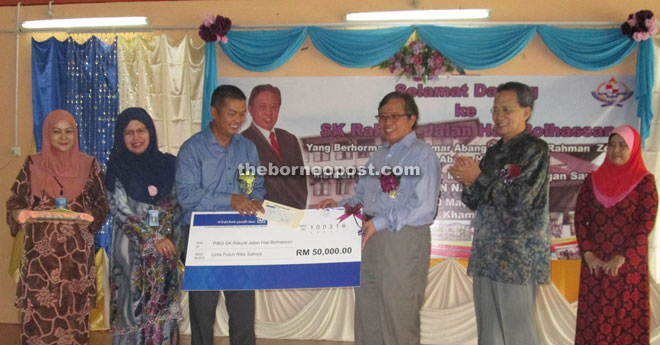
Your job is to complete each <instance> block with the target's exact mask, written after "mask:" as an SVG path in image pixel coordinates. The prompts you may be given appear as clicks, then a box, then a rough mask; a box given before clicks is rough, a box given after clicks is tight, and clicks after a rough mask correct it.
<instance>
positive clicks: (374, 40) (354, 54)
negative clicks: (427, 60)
mask: <svg viewBox="0 0 660 345" xmlns="http://www.w3.org/2000/svg"><path fill="white" fill-rule="evenodd" d="M413 31H414V27H412V26H410V27H399V28H388V29H376V30H329V29H323V28H318V27H310V28H309V36H310V38H311V39H312V43H314V47H316V49H318V50H319V51H320V52H321V53H322V54H323V55H325V56H326V57H327V58H328V59H330V60H332V61H334V62H336V63H338V64H340V65H342V66H345V67H352V68H364V67H370V66H373V65H376V64H378V63H380V62H382V61H385V60H387V59H388V58H389V57H390V56H392V55H394V53H396V52H397V51H398V50H399V49H401V47H402V46H403V45H404V44H405V43H406V41H407V40H408V38H410V35H412V33H413Z"/></svg>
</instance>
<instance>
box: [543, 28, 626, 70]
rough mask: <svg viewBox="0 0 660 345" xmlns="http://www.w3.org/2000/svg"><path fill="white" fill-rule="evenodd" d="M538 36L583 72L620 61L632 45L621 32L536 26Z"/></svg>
mask: <svg viewBox="0 0 660 345" xmlns="http://www.w3.org/2000/svg"><path fill="white" fill-rule="evenodd" d="M537 31H538V33H539V36H541V38H542V39H543V42H544V43H545V45H546V46H548V49H550V50H551V51H552V52H553V53H554V54H555V55H556V56H557V57H558V58H560V59H561V60H562V61H564V62H565V63H567V64H569V65H571V66H573V67H575V68H579V69H581V70H586V71H598V70H602V69H606V68H609V67H612V66H614V65H617V64H619V63H620V62H621V61H623V60H624V59H625V58H626V57H627V56H628V55H629V54H630V52H632V50H633V49H634V48H635V42H634V41H631V40H630V39H629V38H628V37H627V36H624V35H623V34H622V33H621V29H618V28H613V29H565V28H557V27H552V26H539V27H538V30H537Z"/></svg>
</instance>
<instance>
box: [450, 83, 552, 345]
mask: <svg viewBox="0 0 660 345" xmlns="http://www.w3.org/2000/svg"><path fill="white" fill-rule="evenodd" d="M533 107H534V100H533V97H532V93H531V90H530V88H529V86H527V85H525V84H521V83H517V82H508V83H505V84H502V85H500V86H499V87H498V88H497V95H496V96H495V103H494V106H493V109H492V110H491V112H492V114H493V122H494V125H495V129H496V130H497V133H498V134H499V135H500V136H501V137H502V138H501V139H500V140H499V141H498V142H497V143H496V144H495V145H493V146H491V147H490V148H488V151H486V155H485V156H484V157H483V159H482V160H481V162H477V161H476V160H473V159H471V158H468V157H460V156H457V157H456V160H455V163H454V165H453V166H452V167H451V168H449V172H450V173H451V174H452V175H453V176H454V178H455V179H456V180H457V181H459V182H461V183H463V185H464V189H463V194H462V199H463V203H465V205H466V206H467V207H469V208H470V209H472V210H476V211H477V215H476V218H475V221H474V239H473V240H472V252H471V253H470V262H469V264H468V274H470V275H471V276H472V278H473V279H472V282H473V293H474V308H475V312H476V316H477V332H478V338H479V345H490V344H493V345H495V344H497V345H504V344H507V345H518V344H520V345H523V344H524V345H535V344H538V335H537V332H536V319H535V316H534V310H535V301H536V290H537V284H545V283H548V282H549V281H550V232H549V230H548V203H549V200H548V189H549V181H548V169H549V166H550V154H549V151H548V145H547V144H546V143H545V142H544V141H543V140H541V139H538V138H536V137H534V136H532V135H531V134H530V133H528V132H527V130H526V129H527V120H528V119H529V118H530V116H531V115H532V109H533Z"/></svg>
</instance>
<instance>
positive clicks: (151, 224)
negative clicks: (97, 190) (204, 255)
mask: <svg viewBox="0 0 660 345" xmlns="http://www.w3.org/2000/svg"><path fill="white" fill-rule="evenodd" d="M175 170H176V158H175V157H174V156H173V155H171V154H168V153H163V152H160V151H159V150H158V144H157V140H156V130H155V128H154V123H153V121H152V120H151V117H150V116H149V114H147V112H146V111H145V110H144V109H142V108H128V109H126V110H124V111H123V112H122V113H121V114H119V117H118V119H117V123H116V125H115V139H114V145H113V147H112V152H111V153H110V159H109V161H108V171H107V174H106V178H105V186H106V189H107V193H108V203H109V205H110V212H111V214H112V216H113V223H112V249H111V255H110V257H111V259H110V288H111V296H110V299H111V303H110V305H111V312H110V325H111V329H112V332H113V333H114V337H113V343H114V344H136V345H138V344H169V345H174V344H177V343H178V322H179V319H181V308H180V305H179V304H180V291H181V286H180V283H181V274H180V272H179V269H178V265H177V263H178V257H179V254H180V249H181V246H180V243H179V242H180V241H179V239H180V235H181V228H180V226H181V222H180V219H181V208H180V207H179V205H178V203H177V199H176V195H175V192H174V173H175Z"/></svg>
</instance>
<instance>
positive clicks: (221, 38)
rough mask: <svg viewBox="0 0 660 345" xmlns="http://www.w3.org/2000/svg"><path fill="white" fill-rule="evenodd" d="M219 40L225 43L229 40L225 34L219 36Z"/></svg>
mask: <svg viewBox="0 0 660 345" xmlns="http://www.w3.org/2000/svg"><path fill="white" fill-rule="evenodd" d="M220 42H222V43H224V44H227V42H229V39H228V38H227V35H225V36H222V37H220Z"/></svg>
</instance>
